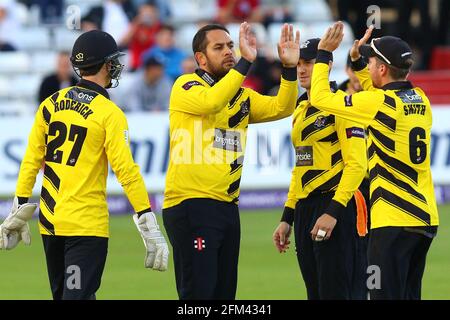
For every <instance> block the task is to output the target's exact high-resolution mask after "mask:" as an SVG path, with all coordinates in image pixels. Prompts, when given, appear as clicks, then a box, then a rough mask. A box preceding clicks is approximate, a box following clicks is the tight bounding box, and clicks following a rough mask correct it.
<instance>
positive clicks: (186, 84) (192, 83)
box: [183, 81, 203, 90]
mask: <svg viewBox="0 0 450 320" xmlns="http://www.w3.org/2000/svg"><path fill="white" fill-rule="evenodd" d="M193 86H203V84H201V83H200V82H198V81H189V82H186V83H185V84H184V85H183V89H184V90H189V89H190V88H192V87H193Z"/></svg>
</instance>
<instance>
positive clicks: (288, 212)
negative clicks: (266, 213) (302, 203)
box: [280, 207, 295, 226]
mask: <svg viewBox="0 0 450 320" xmlns="http://www.w3.org/2000/svg"><path fill="white" fill-rule="evenodd" d="M294 212H295V210H294V209H292V208H289V207H284V211H283V215H282V216H281V220H280V221H281V222H286V223H288V224H289V225H290V226H292V224H293V223H294Z"/></svg>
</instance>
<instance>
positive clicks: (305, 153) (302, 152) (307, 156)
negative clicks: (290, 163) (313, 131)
mask: <svg viewBox="0 0 450 320" xmlns="http://www.w3.org/2000/svg"><path fill="white" fill-rule="evenodd" d="M295 165H296V166H297V167H302V166H312V165H313V147H312V146H300V147H296V148H295Z"/></svg>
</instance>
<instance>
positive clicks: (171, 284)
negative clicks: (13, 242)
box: [0, 205, 450, 300]
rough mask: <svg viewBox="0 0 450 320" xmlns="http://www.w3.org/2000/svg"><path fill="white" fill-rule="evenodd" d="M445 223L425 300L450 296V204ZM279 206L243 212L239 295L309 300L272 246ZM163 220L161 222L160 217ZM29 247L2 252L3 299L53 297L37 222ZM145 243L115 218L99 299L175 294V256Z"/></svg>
mask: <svg viewBox="0 0 450 320" xmlns="http://www.w3.org/2000/svg"><path fill="white" fill-rule="evenodd" d="M439 213H440V218H441V226H440V228H439V233H438V236H437V238H436V239H435V240H434V242H433V244H432V246H431V249H430V252H429V254H428V263H427V267H426V271H425V276H424V281H423V298H424V299H450V205H445V206H441V207H440V208H439ZM279 215H280V214H279V212H278V211H273V210H271V211H258V212H253V211H252V212H250V211H248V212H242V213H241V223H242V241H241V254H240V262H239V283H238V291H237V298H238V299H305V298H306V293H305V288H304V285H303V280H302V278H301V275H300V271H299V269H298V266H297V262H296V258H295V251H294V248H293V246H292V247H291V248H290V249H289V250H290V252H288V253H287V254H283V255H281V254H279V253H278V252H277V251H276V250H275V248H274V246H273V245H272V240H271V239H272V232H273V230H274V228H275V227H276V225H277V223H278V221H279ZM160 222H161V221H160ZM31 227H32V230H33V243H32V245H31V247H24V246H23V245H20V246H19V247H18V248H16V249H15V250H13V251H4V252H0V274H1V275H2V280H1V282H0V300H4V299H51V294H50V289H49V284H48V279H47V273H46V267H45V257H44V252H43V248H42V242H41V239H40V236H39V235H38V228H37V221H33V222H32V225H31ZM143 260H144V247H143V243H142V241H141V239H140V236H139V234H138V233H137V231H136V229H135V226H134V224H133V221H132V219H131V217H130V216H121V217H114V218H112V219H111V238H110V242H109V254H108V260H107V264H106V269H105V272H104V274H103V282H102V286H101V288H100V290H99V291H98V292H97V298H98V299H102V300H105V299H176V298H177V295H176V290H175V280H174V271H173V264H172V260H170V268H169V270H168V271H167V272H164V273H160V272H156V271H152V270H148V269H145V268H144V266H143Z"/></svg>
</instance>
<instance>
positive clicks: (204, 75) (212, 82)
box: [195, 69, 219, 87]
mask: <svg viewBox="0 0 450 320" xmlns="http://www.w3.org/2000/svg"><path fill="white" fill-rule="evenodd" d="M195 73H196V74H197V75H198V76H199V77H200V78H202V79H203V80H205V81H206V83H207V84H209V85H210V86H211V87H212V86H213V85H215V84H216V82H217V81H219V80H218V79H217V78H216V77H215V76H213V75H212V74H211V73H209V72H206V71H205V70H203V69H197V70H195Z"/></svg>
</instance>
